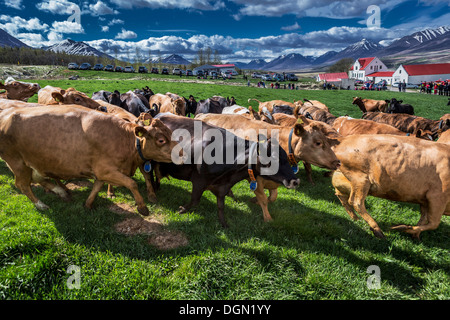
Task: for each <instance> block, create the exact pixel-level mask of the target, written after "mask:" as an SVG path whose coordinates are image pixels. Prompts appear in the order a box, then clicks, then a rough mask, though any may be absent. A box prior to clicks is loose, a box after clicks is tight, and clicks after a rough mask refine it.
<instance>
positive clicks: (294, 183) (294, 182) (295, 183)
mask: <svg viewBox="0 0 450 320" xmlns="http://www.w3.org/2000/svg"><path fill="white" fill-rule="evenodd" d="M298 185H300V179H293V180H291V181H290V183H289V185H288V186H287V188H288V189H294V188H296V187H297V186H298Z"/></svg>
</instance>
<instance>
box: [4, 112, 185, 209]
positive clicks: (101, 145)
mask: <svg viewBox="0 0 450 320" xmlns="http://www.w3.org/2000/svg"><path fill="white" fill-rule="evenodd" d="M30 133H33V134H30ZM171 134H172V132H171V130H169V129H168V128H167V127H166V126H165V125H164V124H162V123H161V122H160V121H159V120H157V119H154V120H153V121H152V122H151V124H150V125H149V126H146V127H143V126H139V125H136V124H131V123H128V122H125V121H123V120H121V119H119V118H118V117H112V116H109V115H105V114H103V113H101V112H92V110H89V109H87V108H83V107H80V106H73V105H68V106H41V107H35V108H21V107H18V108H9V109H5V110H3V111H1V112H0V156H1V158H2V159H3V160H5V161H6V163H7V164H8V166H9V168H10V169H11V171H12V172H13V173H14V175H15V178H16V186H17V187H18V188H19V189H20V190H21V191H22V192H23V193H24V194H25V195H26V196H27V197H28V198H29V199H30V200H31V201H32V202H33V203H34V204H35V206H36V207H37V208H38V209H40V210H45V209H47V208H48V207H47V206H46V205H45V204H44V203H42V202H41V201H40V200H39V199H38V198H37V197H36V196H35V195H34V193H33V191H32V190H31V187H30V183H31V182H32V181H34V182H38V183H40V184H41V185H42V186H44V187H45V188H47V189H50V190H52V191H53V192H55V193H57V194H59V195H60V196H62V197H64V198H67V197H68V194H67V192H66V191H65V190H64V189H63V188H61V187H60V186H55V185H54V184H53V183H52V182H51V180H50V179H57V180H67V179H72V178H83V179H85V178H88V179H90V178H92V179H95V182H94V186H93V189H92V192H91V194H90V195H89V197H88V199H87V200H86V203H85V205H86V207H87V208H91V207H92V204H93V201H94V199H95V197H96V195H97V193H98V192H99V191H100V189H101V188H102V186H103V184H104V183H109V184H113V185H120V186H124V187H126V188H128V189H129V190H130V191H131V192H132V193H133V196H134V198H135V200H136V203H137V205H138V211H139V213H141V214H143V215H148V214H149V212H148V209H147V207H146V205H145V203H144V200H143V198H142V196H141V195H140V193H139V190H138V188H137V184H136V182H135V181H134V180H133V179H132V178H131V176H133V175H134V173H135V171H136V169H137V167H138V166H140V165H142V164H143V163H144V162H146V161H149V160H157V161H161V162H172V158H171V152H172V148H173V147H174V146H175V145H176V143H175V142H172V141H171ZM177 160H178V159H177Z"/></svg>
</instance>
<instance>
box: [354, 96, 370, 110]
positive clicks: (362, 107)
mask: <svg viewBox="0 0 450 320" xmlns="http://www.w3.org/2000/svg"><path fill="white" fill-rule="evenodd" d="M352 104H356V105H357V106H358V107H359V109H360V110H361V111H362V112H363V113H366V112H367V109H366V106H365V105H364V102H363V101H362V99H361V98H360V97H353V102H352Z"/></svg>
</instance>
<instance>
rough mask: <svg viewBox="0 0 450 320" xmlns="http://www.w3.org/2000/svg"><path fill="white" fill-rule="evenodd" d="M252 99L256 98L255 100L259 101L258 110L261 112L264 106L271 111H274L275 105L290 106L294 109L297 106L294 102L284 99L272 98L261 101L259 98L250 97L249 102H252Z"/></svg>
mask: <svg viewBox="0 0 450 320" xmlns="http://www.w3.org/2000/svg"><path fill="white" fill-rule="evenodd" d="M252 100H254V101H256V102H258V103H259V106H258V110H259V111H260V112H261V110H263V108H264V107H265V108H266V109H267V111H269V112H270V113H272V112H273V107H274V106H289V107H291V108H292V109H294V108H295V104H293V103H292V102H288V101H284V100H270V101H265V102H261V101H259V100H257V99H248V102H249V103H250V101H252Z"/></svg>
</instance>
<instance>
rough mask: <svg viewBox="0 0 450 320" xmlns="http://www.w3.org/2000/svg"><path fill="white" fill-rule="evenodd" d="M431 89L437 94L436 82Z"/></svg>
mask: <svg viewBox="0 0 450 320" xmlns="http://www.w3.org/2000/svg"><path fill="white" fill-rule="evenodd" d="M433 89H434V94H437V89H438V84H437V83H435V84H434V87H433Z"/></svg>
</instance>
